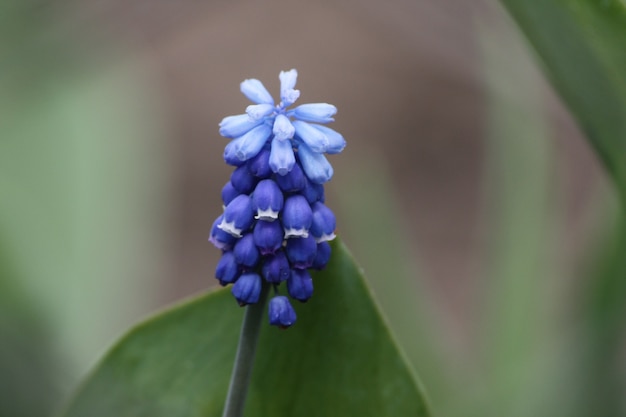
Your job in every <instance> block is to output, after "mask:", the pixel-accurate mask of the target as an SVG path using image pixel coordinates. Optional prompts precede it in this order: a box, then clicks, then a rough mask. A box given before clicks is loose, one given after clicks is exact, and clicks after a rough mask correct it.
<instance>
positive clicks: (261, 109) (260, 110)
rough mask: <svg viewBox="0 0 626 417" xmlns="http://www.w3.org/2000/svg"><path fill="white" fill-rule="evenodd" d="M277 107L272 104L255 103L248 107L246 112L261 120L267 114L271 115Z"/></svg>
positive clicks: (254, 118) (251, 116)
mask: <svg viewBox="0 0 626 417" xmlns="http://www.w3.org/2000/svg"><path fill="white" fill-rule="evenodd" d="M274 109H275V107H274V106H273V105H271V104H253V105H250V106H248V107H247V108H246V113H247V114H248V116H250V118H251V119H253V120H260V119H262V118H264V117H265V116H269V115H270V114H272V112H273V111H274Z"/></svg>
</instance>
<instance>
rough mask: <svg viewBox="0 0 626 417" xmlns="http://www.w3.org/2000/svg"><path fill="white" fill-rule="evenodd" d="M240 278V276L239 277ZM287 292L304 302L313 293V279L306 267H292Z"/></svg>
mask: <svg viewBox="0 0 626 417" xmlns="http://www.w3.org/2000/svg"><path fill="white" fill-rule="evenodd" d="M239 279H241V278H239ZM287 292H289V295H290V296H291V298H295V299H296V300H298V301H302V302H305V301H307V300H308V299H309V298H311V296H312V295H313V280H312V279H311V275H310V274H309V271H307V270H306V269H292V270H291V275H290V276H289V279H288V280H287Z"/></svg>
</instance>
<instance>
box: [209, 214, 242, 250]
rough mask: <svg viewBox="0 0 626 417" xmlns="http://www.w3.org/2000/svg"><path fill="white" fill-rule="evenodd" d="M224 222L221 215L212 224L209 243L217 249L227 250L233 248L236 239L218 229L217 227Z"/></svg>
mask: <svg viewBox="0 0 626 417" xmlns="http://www.w3.org/2000/svg"><path fill="white" fill-rule="evenodd" d="M223 220H224V215H223V214H222V215H221V216H219V217H218V218H217V219H215V221H214V222H213V226H212V227H211V236H210V237H209V242H211V243H212V244H214V245H215V247H217V248H218V249H222V250H228V249H231V248H232V247H233V245H234V244H235V240H236V238H235V237H234V236H233V235H231V234H230V233H227V232H225V231H223V230H222V229H220V228H219V227H218V226H219V225H220V224H221V223H222V221H223Z"/></svg>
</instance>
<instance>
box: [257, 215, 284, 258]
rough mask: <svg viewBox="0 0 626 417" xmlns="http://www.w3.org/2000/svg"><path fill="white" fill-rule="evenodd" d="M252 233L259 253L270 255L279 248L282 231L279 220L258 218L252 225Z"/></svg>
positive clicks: (281, 240)
mask: <svg viewBox="0 0 626 417" xmlns="http://www.w3.org/2000/svg"><path fill="white" fill-rule="evenodd" d="M252 235H253V237H254V244H255V245H256V247H257V248H259V251H260V252H261V255H270V254H272V253H275V252H276V251H277V250H278V249H280V247H281V245H282V243H283V236H284V233H283V228H282V226H281V225H280V223H279V222H267V221H264V220H259V221H258V222H256V225H255V226H254V231H253V232H252Z"/></svg>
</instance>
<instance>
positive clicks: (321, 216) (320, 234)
mask: <svg viewBox="0 0 626 417" xmlns="http://www.w3.org/2000/svg"><path fill="white" fill-rule="evenodd" d="M311 210H312V211H313V222H312V223H311V228H310V229H309V232H310V233H311V234H312V235H313V237H314V238H315V241H316V242H318V243H319V242H326V241H329V240H333V239H334V238H335V227H336V220H335V214H334V213H333V212H332V210H331V209H329V208H328V207H326V206H325V205H324V204H323V203H320V202H319V201H318V202H316V203H313V205H312V206H311Z"/></svg>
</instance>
